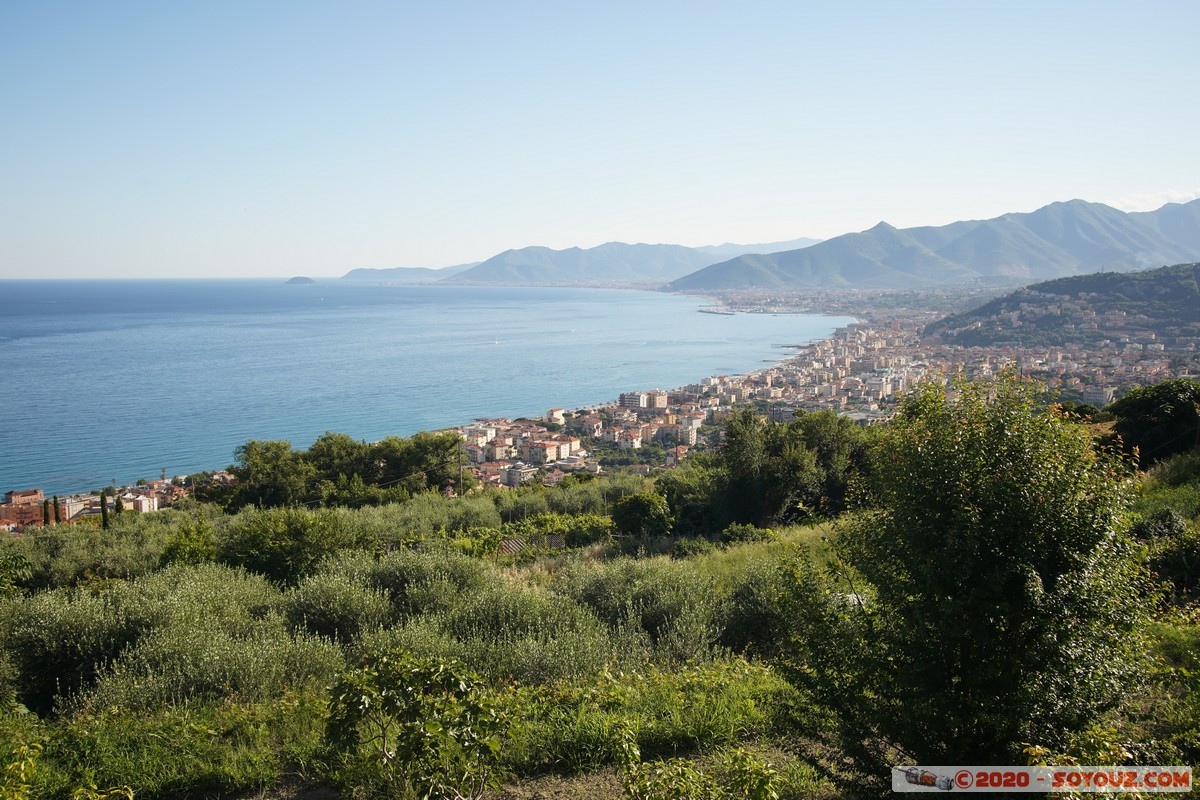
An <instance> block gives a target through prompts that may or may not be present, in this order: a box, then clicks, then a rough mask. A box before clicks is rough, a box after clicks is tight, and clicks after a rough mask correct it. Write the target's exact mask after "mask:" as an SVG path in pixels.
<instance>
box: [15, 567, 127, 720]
mask: <svg viewBox="0 0 1200 800" xmlns="http://www.w3.org/2000/svg"><path fill="white" fill-rule="evenodd" d="M4 628H5V630H4V635H3V637H0V638H2V640H3V643H4V648H5V650H6V651H7V657H8V659H9V660H10V661H11V663H12V664H13V665H14V666H15V667H16V669H17V678H16V684H17V693H18V697H19V699H20V701H21V702H22V703H24V704H25V705H26V706H28V707H29V708H30V709H32V710H34V711H37V712H38V713H42V714H44V713H47V712H49V711H50V710H51V709H52V708H53V707H54V705H55V703H56V702H57V701H60V700H62V699H64V698H66V697H68V696H70V695H72V694H74V693H76V692H79V691H80V690H82V689H84V688H86V687H88V686H90V685H91V683H92V682H93V681H94V680H95V678H96V675H97V674H98V673H100V672H101V671H102V670H103V669H104V668H105V666H107V665H108V664H109V663H110V662H111V661H112V660H113V659H114V658H116V656H117V655H118V654H119V653H120V652H121V651H122V650H123V649H124V648H125V647H127V646H128V645H129V644H131V643H132V642H134V641H135V640H136V639H137V637H138V636H139V635H140V634H141V632H142V630H143V628H144V622H143V621H141V620H139V619H137V618H136V617H134V616H132V615H131V614H130V613H129V612H128V610H127V609H126V608H123V607H122V606H121V605H120V604H119V603H117V602H114V599H113V596H112V595H111V594H110V593H101V594H88V593H83V592H77V591H72V590H68V589H54V590H51V591H48V592H41V593H39V594H35V595H33V596H32V597H29V598H26V599H25V600H23V601H22V602H20V603H17V604H13V605H11V606H10V607H9V613H8V616H7V619H6V620H5V621H4Z"/></svg>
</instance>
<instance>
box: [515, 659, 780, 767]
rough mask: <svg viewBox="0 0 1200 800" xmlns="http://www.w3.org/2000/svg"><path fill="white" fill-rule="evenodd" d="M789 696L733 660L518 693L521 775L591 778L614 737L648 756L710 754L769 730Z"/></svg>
mask: <svg viewBox="0 0 1200 800" xmlns="http://www.w3.org/2000/svg"><path fill="white" fill-rule="evenodd" d="M792 698H794V692H793V690H792V689H791V688H790V687H789V686H788V685H787V684H786V683H785V682H784V681H783V680H782V679H780V678H779V677H777V676H776V675H774V674H773V673H771V672H770V671H769V670H767V669H766V668H764V667H761V666H755V665H751V664H748V663H746V662H744V661H741V660H731V661H716V662H711V663H708V664H703V665H700V664H696V665H686V666H682V667H663V666H648V665H643V666H642V667H640V668H637V669H633V670H630V671H625V672H616V671H606V672H605V673H603V674H602V675H601V676H600V677H599V678H598V679H596V678H592V679H588V680H586V681H574V682H569V683H561V684H554V685H551V686H543V687H531V688H524V689H521V690H519V693H518V701H519V703H520V706H521V707H522V708H524V709H526V711H525V714H524V716H525V726H524V742H523V746H522V748H520V756H521V757H522V758H523V759H524V760H523V761H521V762H514V767H517V768H520V769H522V770H525V771H529V770H536V769H542V768H546V767H551V768H554V769H567V770H571V771H591V770H595V769H598V768H599V767H601V766H603V765H605V764H610V763H613V761H614V760H615V759H616V756H617V750H616V744H617V733H618V732H619V731H621V730H623V729H629V730H632V731H633V732H634V733H635V734H636V737H637V739H636V743H637V746H638V748H639V750H640V751H642V752H644V753H647V754H650V755H651V756H653V757H660V756H663V755H667V754H677V753H680V752H693V751H701V752H703V751H710V750H713V749H716V748H720V747H727V746H730V745H734V744H736V743H738V742H741V741H745V740H748V739H753V738H756V737H761V736H764V735H767V734H769V733H772V732H774V731H775V730H776V727H777V725H778V724H779V720H778V719H777V718H776V716H775V710H776V709H778V708H780V707H781V706H784V705H786V704H787V703H789V702H791V699H792Z"/></svg>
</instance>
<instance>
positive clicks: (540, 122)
mask: <svg viewBox="0 0 1200 800" xmlns="http://www.w3.org/2000/svg"><path fill="white" fill-rule="evenodd" d="M1197 22H1200V7H1198V6H1196V5H1195V4H1194V3H1185V2H1152V3H1148V4H1143V5H1139V6H1138V7H1137V8H1136V9H1134V8H1133V7H1131V6H1128V5H1127V4H1122V3H1116V2H1099V3H1094V4H1089V5H1088V6H1087V7H1086V8H1085V9H1079V8H1077V7H1063V6H1055V5H1046V4H1041V3H1034V2H1017V3H1009V4H1004V5H1002V6H1000V5H996V6H989V5H978V4H956V5H947V4H940V3H933V2H918V3H915V4H903V5H891V4H879V5H872V6H866V7H856V6H845V5H842V6H839V5H836V4H835V5H832V6H828V5H810V4H785V3H755V4H750V5H747V6H740V7H738V8H736V9H734V8H732V7H729V6H727V5H724V4H718V3H704V2H701V3H687V4H683V3H664V4H654V5H650V6H646V5H644V4H634V3H626V2H617V3H610V4H605V5H604V6H602V7H585V8H577V7H571V6H546V5H543V4H534V3H523V2H516V3H511V4H503V5H493V4H483V3H466V2H452V3H446V4H438V5H436V6H415V7H405V6H399V5H395V4H388V3H377V2H351V3H347V4H340V5H337V6H328V5H324V4H317V3H303V2H302V3H282V2H277V1H269V2H262V3H255V4H252V5H248V6H231V5H223V4H217V5H203V6H193V7H188V6H175V5H169V4H168V5H163V4H154V3H148V2H125V3H118V4H110V5H94V4H85V3H44V4H6V5H4V6H0V82H2V85H3V87H4V94H5V97H6V116H7V122H8V124H7V125H6V126H5V131H4V134H3V141H4V147H3V148H2V149H0V209H2V210H3V213H2V214H0V278H81V277H104V278H148V277H211V278H226V277H242V276H245V277H263V278H274V277H281V278H286V277H291V276H295V275H305V276H309V277H313V278H333V277H338V276H341V275H343V274H345V273H346V272H348V271H350V270H351V269H356V268H374V269H382V268H391V267H427V268H440V267H446V266H452V265H457V264H463V263H470V262H476V261H482V260H485V259H487V258H489V257H491V256H493V255H496V254H497V253H500V252H503V251H505V250H508V249H518V248H521V247H527V246H534V245H537V246H545V247H550V248H553V249H563V248H567V247H573V246H577V247H581V248H588V247H594V246H596V245H599V244H603V243H605V242H611V241H621V242H629V243H638V242H648V243H671V244H681V245H686V246H691V247H698V246H708V245H717V244H721V243H725V242H734V243H742V244H745V243H768V242H776V241H786V240H791V239H795V238H798V237H811V238H817V239H828V238H832V237H834V236H838V235H841V234H844V233H849V232H853V231H861V230H866V229H869V228H870V227H872V226H873V225H875V224H876V223H878V222H879V221H881V220H884V221H887V222H889V223H890V224H892V225H894V226H896V227H898V228H905V227H913V226H926V225H927V226H938V225H944V224H947V223H949V222H953V221H956V220H960V219H988V218H992V217H995V216H998V215H1000V214H1004V213H1008V212H1022V211H1032V210H1034V209H1036V208H1039V207H1041V206H1044V205H1046V204H1048V203H1052V202H1056V201H1065V200H1070V199H1074V198H1079V199H1084V200H1087V201H1089V202H1098V203H1105V204H1107V205H1111V206H1113V207H1115V208H1118V209H1121V210H1124V211H1144V210H1151V209H1154V208H1158V207H1160V206H1161V205H1163V204H1164V203H1166V202H1183V201H1187V200H1191V199H1193V198H1195V197H1198V196H1200V154H1198V153H1197V152H1196V148H1195V147H1194V146H1192V145H1189V144H1188V142H1189V140H1188V138H1187V136H1186V135H1180V133H1179V132H1181V131H1187V130H1193V129H1195V128H1196V127H1197V123H1200V110H1197V108H1196V106H1195V104H1194V103H1189V102H1187V101H1186V97H1185V88H1184V87H1185V85H1186V84H1185V83H1184V81H1185V80H1186V78H1187V76H1190V75H1195V74H1197V73H1198V72H1200V55H1198V54H1197V53H1196V52H1195V48H1194V47H1192V43H1191V42H1190V35H1191V31H1192V30H1193V29H1194V28H1195V27H1196V25H1195V23H1197Z"/></svg>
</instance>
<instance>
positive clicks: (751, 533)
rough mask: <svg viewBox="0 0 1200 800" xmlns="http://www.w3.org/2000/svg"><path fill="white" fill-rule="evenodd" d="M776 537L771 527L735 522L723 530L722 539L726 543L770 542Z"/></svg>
mask: <svg viewBox="0 0 1200 800" xmlns="http://www.w3.org/2000/svg"><path fill="white" fill-rule="evenodd" d="M774 539H775V533H774V531H772V530H771V529H770V528H759V527H757V526H755V525H744V524H742V523H740V522H734V523H733V524H731V525H729V527H727V528H725V530H723V531H721V541H722V542H724V543H726V544H745V543H747V542H770V541H773V540H774Z"/></svg>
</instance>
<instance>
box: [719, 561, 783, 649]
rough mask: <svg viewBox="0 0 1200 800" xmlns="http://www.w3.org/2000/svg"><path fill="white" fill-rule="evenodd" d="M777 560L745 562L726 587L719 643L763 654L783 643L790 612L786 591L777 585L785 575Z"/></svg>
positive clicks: (779, 584) (780, 583)
mask: <svg viewBox="0 0 1200 800" xmlns="http://www.w3.org/2000/svg"><path fill="white" fill-rule="evenodd" d="M779 564H780V562H779V561H778V560H777V559H775V558H760V559H758V560H756V561H754V562H752V563H750V564H748V565H747V568H746V571H745V572H744V573H743V574H742V575H741V577H740V578H739V579H738V580H737V581H736V582H735V583H734V585H733V588H732V590H731V591H730V597H729V605H728V615H727V616H726V618H725V626H724V632H723V633H722V636H721V644H723V645H725V646H726V647H729V648H731V649H732V650H733V651H734V652H736V653H741V652H746V651H748V650H752V651H753V652H755V653H760V654H764V655H766V654H771V653H774V652H776V651H777V648H779V647H780V646H782V645H783V644H785V643H786V637H787V631H788V621H789V619H790V618H791V614H790V613H789V609H788V608H787V606H786V603H787V601H788V599H789V594H788V593H786V592H783V591H781V589H780V586H781V585H782V584H783V582H784V581H786V580H787V575H786V574H785V573H783V572H782V571H781V570H780V567H779Z"/></svg>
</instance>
